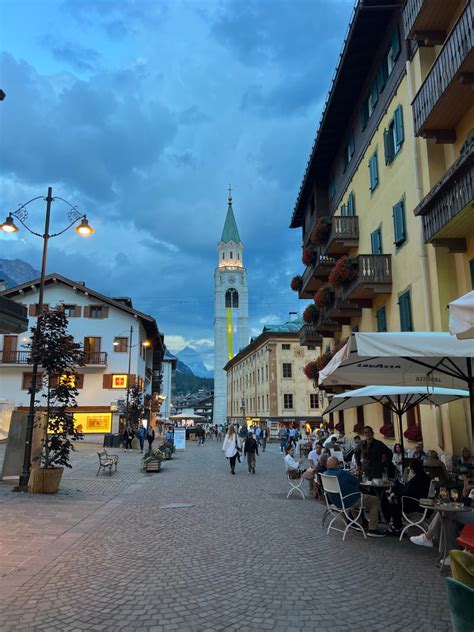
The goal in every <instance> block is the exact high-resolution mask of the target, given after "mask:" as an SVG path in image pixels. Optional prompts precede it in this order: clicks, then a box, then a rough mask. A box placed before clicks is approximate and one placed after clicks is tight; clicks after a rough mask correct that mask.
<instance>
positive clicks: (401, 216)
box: [393, 200, 407, 246]
mask: <svg viewBox="0 0 474 632" xmlns="http://www.w3.org/2000/svg"><path fill="white" fill-rule="evenodd" d="M393 231H394V235H395V240H394V241H395V245H396V246H400V245H401V244H403V242H404V241H405V240H406V238H407V236H406V226H405V204H404V202H403V200H401V201H400V202H398V204H395V206H394V207H393Z"/></svg>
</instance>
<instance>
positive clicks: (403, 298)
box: [398, 290, 413, 331]
mask: <svg viewBox="0 0 474 632" xmlns="http://www.w3.org/2000/svg"><path fill="white" fill-rule="evenodd" d="M398 308H399V310H400V331H413V318H412V313H411V296H410V290H407V291H406V292H404V293H403V294H400V296H399V297H398Z"/></svg>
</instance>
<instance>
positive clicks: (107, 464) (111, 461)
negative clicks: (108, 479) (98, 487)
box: [96, 450, 118, 476]
mask: <svg viewBox="0 0 474 632" xmlns="http://www.w3.org/2000/svg"><path fill="white" fill-rule="evenodd" d="M97 456H98V457H99V469H98V470H97V474H96V476H99V472H100V470H105V469H106V468H109V474H110V476H112V467H113V466H114V465H115V471H117V463H118V456H117V455H116V454H107V450H101V451H100V452H97Z"/></svg>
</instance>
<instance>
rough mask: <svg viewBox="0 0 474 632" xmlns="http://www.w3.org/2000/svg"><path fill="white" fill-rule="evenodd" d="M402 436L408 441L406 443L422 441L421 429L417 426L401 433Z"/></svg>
mask: <svg viewBox="0 0 474 632" xmlns="http://www.w3.org/2000/svg"><path fill="white" fill-rule="evenodd" d="M403 436H404V437H405V438H406V439H408V441H417V442H418V441H423V433H422V432H421V428H420V427H419V426H412V427H411V428H407V429H406V430H405V432H404V433H403Z"/></svg>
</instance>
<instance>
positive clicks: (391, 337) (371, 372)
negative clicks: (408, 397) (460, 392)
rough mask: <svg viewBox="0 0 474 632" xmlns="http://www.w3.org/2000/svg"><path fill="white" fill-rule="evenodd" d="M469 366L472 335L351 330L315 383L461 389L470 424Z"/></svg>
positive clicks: (472, 386) (473, 387)
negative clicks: (464, 391)
mask: <svg viewBox="0 0 474 632" xmlns="http://www.w3.org/2000/svg"><path fill="white" fill-rule="evenodd" d="M473 369H474V339H473V340H458V339H457V338H456V337H455V336H452V335H451V334H449V333H447V332H430V331H426V332H390V333H385V332H384V333H372V332H371V333H360V332H357V333H353V334H352V335H351V337H350V338H349V340H348V341H347V344H346V345H345V346H344V347H343V348H342V349H341V350H340V351H338V352H337V353H336V355H335V356H334V358H333V359H332V360H331V361H330V362H329V363H328V365H327V366H326V367H324V369H323V370H322V371H320V373H319V383H320V384H324V385H326V386H334V385H341V384H342V385H361V386H366V385H369V384H373V385H386V384H388V385H390V386H432V387H434V386H436V387H441V388H442V387H444V388H452V389H463V388H465V389H467V390H468V391H469V398H470V409H471V426H472V427H473V428H474V379H473ZM473 434H474V433H473Z"/></svg>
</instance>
